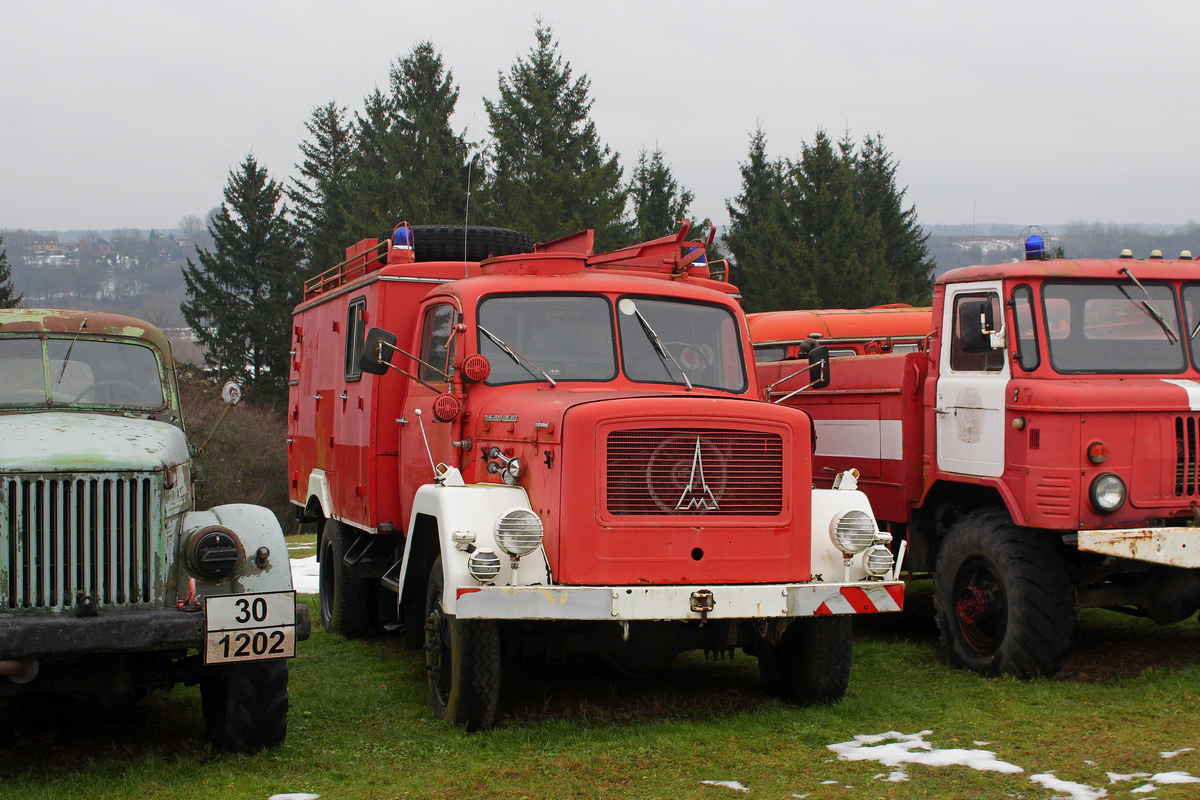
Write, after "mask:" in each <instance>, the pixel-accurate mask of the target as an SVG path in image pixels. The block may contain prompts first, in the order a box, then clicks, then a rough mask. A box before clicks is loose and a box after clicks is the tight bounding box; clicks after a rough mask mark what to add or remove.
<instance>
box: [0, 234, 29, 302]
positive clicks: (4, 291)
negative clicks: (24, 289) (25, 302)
mask: <svg viewBox="0 0 1200 800" xmlns="http://www.w3.org/2000/svg"><path fill="white" fill-rule="evenodd" d="M0 244H4V237H3V236H0ZM24 296H25V295H23V294H17V293H16V289H15V288H14V287H13V284H12V269H10V268H9V266H8V250H0V308H16V307H17V306H19V305H20V304H21V298H23V297H24Z"/></svg>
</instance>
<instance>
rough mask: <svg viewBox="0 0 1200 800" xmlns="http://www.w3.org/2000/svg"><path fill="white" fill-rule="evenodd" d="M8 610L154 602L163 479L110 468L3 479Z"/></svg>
mask: <svg viewBox="0 0 1200 800" xmlns="http://www.w3.org/2000/svg"><path fill="white" fill-rule="evenodd" d="M0 499H2V500H3V503H4V505H3V507H2V508H0V530H2V531H3V532H4V534H5V541H4V543H3V547H2V548H0V592H2V593H3V595H2V596H0V608H4V609H7V610H10V611H12V610H21V609H46V610H57V611H64V610H68V609H71V608H73V607H75V605H76V604H77V602H78V600H79V598H81V597H84V596H86V597H89V598H91V600H92V601H93V602H94V603H95V604H96V605H97V606H99V607H101V608H104V607H106V606H107V607H134V606H143V605H147V604H151V603H152V602H153V600H154V597H153V592H154V586H155V584H156V582H157V578H158V575H157V566H156V564H157V561H158V559H156V558H155V556H156V550H157V549H158V546H157V542H158V541H159V537H158V533H159V531H160V530H161V528H162V524H161V519H160V517H161V513H162V512H161V508H162V501H161V494H160V489H159V481H157V480H155V479H153V478H151V477H148V476H137V477H118V476H113V475H105V474H94V475H73V476H63V475H54V476H45V475H42V476H35V475H29V476H19V477H0Z"/></svg>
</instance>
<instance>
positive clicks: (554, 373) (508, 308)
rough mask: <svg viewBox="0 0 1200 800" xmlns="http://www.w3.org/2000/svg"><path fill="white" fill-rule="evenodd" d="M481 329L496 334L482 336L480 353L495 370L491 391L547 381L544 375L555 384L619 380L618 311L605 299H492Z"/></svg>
mask: <svg viewBox="0 0 1200 800" xmlns="http://www.w3.org/2000/svg"><path fill="white" fill-rule="evenodd" d="M479 325H480V327H481V328H485V329H486V330H487V331H488V333H490V334H491V336H486V335H483V334H480V336H479V352H480V353H481V354H483V355H485V356H487V359H488V361H489V362H491V365H492V372H491V375H490V376H489V377H488V379H487V383H488V385H490V386H499V385H503V384H506V383H526V382H529V381H545V378H544V377H542V375H541V374H540V373H539V372H538V370H541V371H542V372H544V373H545V374H546V375H548V376H549V377H550V378H552V379H554V380H555V381H609V380H612V379H613V378H615V377H616V376H617V355H616V348H615V347H614V343H613V340H614V336H613V324H612V307H611V306H610V305H609V303H608V300H607V299H605V298H604V297H601V296H598V295H562V294H555V295H505V296H497V297H489V298H487V299H486V300H484V301H483V302H482V303H480V304H479ZM492 337H495V338H492ZM496 339H499V340H500V341H501V342H502V343H503V344H505V345H507V347H508V348H509V350H510V351H511V354H509V353H506V352H505V351H504V350H503V349H502V348H501V346H500V344H498V343H497V342H496V341H495V340H496ZM522 359H524V360H525V361H527V362H528V363H523V362H522ZM530 364H532V365H533V366H529V365H530Z"/></svg>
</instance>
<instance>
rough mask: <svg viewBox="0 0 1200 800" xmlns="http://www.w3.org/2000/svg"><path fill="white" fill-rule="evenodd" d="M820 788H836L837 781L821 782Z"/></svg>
mask: <svg viewBox="0 0 1200 800" xmlns="http://www.w3.org/2000/svg"><path fill="white" fill-rule="evenodd" d="M821 785H822V786H837V781H821Z"/></svg>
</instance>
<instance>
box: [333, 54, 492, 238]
mask: <svg viewBox="0 0 1200 800" xmlns="http://www.w3.org/2000/svg"><path fill="white" fill-rule="evenodd" d="M389 81H390V91H389V93H387V94H385V93H383V92H382V91H380V90H379V89H376V90H375V91H374V92H372V93H371V94H370V95H368V96H367V98H366V100H365V101H364V108H363V113H362V114H361V115H358V116H357V118H356V120H355V124H354V153H353V155H352V157H351V175H350V184H351V187H352V188H351V208H352V211H351V220H350V223H351V233H352V236H351V237H350V238H351V239H358V238H361V237H364V236H379V235H381V234H383V233H386V232H388V231H390V230H391V229H392V227H393V226H394V225H395V224H396V223H398V222H400V221H401V220H406V221H408V222H410V223H413V224H448V223H461V222H462V220H463V218H464V216H465V213H466V201H467V164H468V158H469V155H470V149H471V148H470V145H469V144H468V143H467V141H466V140H465V138H464V137H463V135H462V134H457V133H455V132H454V129H453V128H452V127H451V124H450V118H451V117H452V116H453V114H454V108H455V106H456V105H457V103H458V87H457V86H456V85H455V84H454V79H453V74H452V73H451V72H449V71H448V70H446V69H445V66H444V64H443V61H442V56H441V54H440V53H439V52H438V51H437V50H436V49H435V48H434V46H433V44H432V43H431V42H421V43H419V44H417V45H416V46H415V47H413V49H412V50H411V51H410V52H409V54H408V55H407V56H405V57H404V58H402V59H400V60H399V61H398V62H396V63H395V64H393V65H392V68H391V72H390V74H389Z"/></svg>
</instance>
